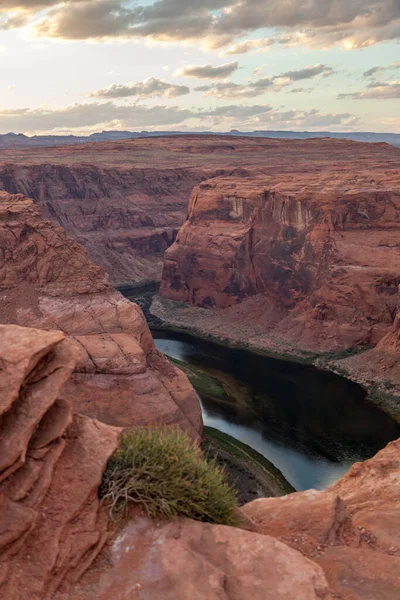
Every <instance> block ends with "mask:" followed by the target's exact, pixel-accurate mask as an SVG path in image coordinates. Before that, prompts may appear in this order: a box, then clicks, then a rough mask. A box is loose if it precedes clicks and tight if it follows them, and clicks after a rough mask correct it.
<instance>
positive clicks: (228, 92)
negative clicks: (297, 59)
mask: <svg viewBox="0 0 400 600" xmlns="http://www.w3.org/2000/svg"><path fill="white" fill-rule="evenodd" d="M271 85H272V84H271ZM194 91H195V92H203V95H204V96H214V97H216V98H222V99H227V98H228V99H229V98H254V97H255V96H260V95H261V94H263V93H264V91H265V90H264V89H263V90H261V89H260V90H256V89H254V88H252V87H250V86H247V85H241V84H239V83H232V82H231V81H227V82H221V83H215V84H212V85H200V86H198V87H195V88H194Z"/></svg>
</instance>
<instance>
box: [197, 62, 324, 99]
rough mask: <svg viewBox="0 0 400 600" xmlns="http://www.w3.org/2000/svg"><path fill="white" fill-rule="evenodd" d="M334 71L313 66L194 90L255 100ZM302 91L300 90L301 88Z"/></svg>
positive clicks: (221, 96) (205, 94)
mask: <svg viewBox="0 0 400 600" xmlns="http://www.w3.org/2000/svg"><path fill="white" fill-rule="evenodd" d="M333 74H334V70H333V69H332V68H331V67H328V66H327V65H320V64H318V65H314V66H313V67H305V68H303V69H298V70H296V71H287V72H285V73H281V74H280V75H275V76H274V77H260V78H259V79H255V80H253V81H249V82H248V83H247V84H237V83H232V82H221V83H217V84H211V85H204V86H199V87H196V88H194V89H195V91H197V92H203V94H204V96H215V97H216V98H223V99H226V98H255V97H256V96H261V95H262V94H264V93H265V92H266V91H271V92H279V91H280V90H281V89H282V88H284V87H286V86H289V85H291V84H292V83H294V82H297V81H301V80H307V79H312V78H313V77H317V76H318V75H323V76H324V77H329V76H330V75H333ZM301 89H302V88H301Z"/></svg>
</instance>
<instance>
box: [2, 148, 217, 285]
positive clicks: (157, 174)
mask: <svg viewBox="0 0 400 600" xmlns="http://www.w3.org/2000/svg"><path fill="white" fill-rule="evenodd" d="M93 159H94V164H79V165H78V164H76V165H73V164H68V162H67V164H62V165H59V164H48V163H46V164H39V165H18V164H6V165H3V166H2V165H1V164H0V189H4V190H6V191H8V192H11V193H23V194H24V195H25V196H27V197H29V198H33V199H34V200H35V202H36V203H37V204H38V205H39V206H40V208H41V210H42V211H43V213H44V214H45V215H46V216H47V217H48V218H50V219H51V220H52V221H53V222H54V223H55V224H57V225H61V226H62V227H64V229H65V230H66V232H67V233H68V234H69V235H70V236H72V237H73V238H75V239H76V240H77V241H78V242H79V243H80V244H82V245H83V246H84V247H85V248H86V249H87V251H88V252H89V255H90V258H91V259H92V260H93V261H94V262H95V263H96V264H98V265H100V266H101V267H103V269H105V270H106V271H107V272H108V273H109V275H110V277H111V279H112V281H113V282H114V283H116V284H121V283H125V282H129V283H132V282H135V281H143V280H152V279H159V278H160V276H161V269H162V258H163V254H164V251H165V250H166V249H167V248H168V247H169V246H170V245H171V244H172V242H173V241H174V239H175V236H176V234H177V231H178V229H179V227H180V226H181V225H182V223H183V221H184V219H185V216H186V210H187V199H188V197H189V195H190V192H191V190H192V188H193V187H194V186H195V185H197V184H198V183H199V182H200V181H201V180H202V179H205V178H206V174H205V173H203V172H202V171H201V170H190V169H186V170H185V169H179V168H165V169H163V168H159V169H157V168H152V169H146V170H144V169H140V168H132V166H131V167H130V168H128V167H125V166H124V168H120V166H119V165H118V164H116V165H109V164H101V163H102V155H101V152H98V153H97V155H96V156H95V157H93ZM99 162H100V164H99ZM176 166H177V165H176ZM155 167H156V165H155ZM160 208H161V210H160Z"/></svg>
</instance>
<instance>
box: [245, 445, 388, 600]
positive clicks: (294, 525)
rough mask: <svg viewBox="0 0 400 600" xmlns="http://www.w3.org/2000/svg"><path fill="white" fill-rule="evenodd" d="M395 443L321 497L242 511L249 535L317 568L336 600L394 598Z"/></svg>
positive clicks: (263, 502) (262, 503)
mask: <svg viewBox="0 0 400 600" xmlns="http://www.w3.org/2000/svg"><path fill="white" fill-rule="evenodd" d="M399 473H400V441H399V440H398V441H396V442H392V443H391V444H389V445H388V446H387V447H386V448H385V449H384V450H382V451H381V452H379V453H378V454H377V455H376V456H375V457H374V458H372V459H371V460H369V461H366V462H365V463H358V464H356V465H354V466H353V467H352V469H351V470H350V471H349V473H348V474H347V475H346V476H345V477H344V478H343V479H341V480H340V481H338V482H337V483H335V484H334V485H333V486H331V487H330V488H328V489H327V490H325V491H324V492H317V491H315V490H309V491H307V492H301V493H296V494H291V495H289V496H286V497H284V498H279V499H275V498H273V499H260V500H255V501H254V502H252V503H250V504H248V505H246V506H245V507H243V509H242V510H243V511H244V512H245V513H246V514H247V515H248V516H249V518H251V519H252V520H253V521H254V523H255V530H256V531H258V532H260V533H263V534H267V535H273V536H274V537H277V538H278V539H280V540H281V541H283V542H285V543H287V544H288V545H290V546H291V547H293V548H295V549H297V550H299V551H300V552H302V553H303V554H304V555H306V556H308V557H309V558H311V559H312V560H314V561H316V562H317V563H318V564H319V565H321V566H322V568H323V569H324V572H325V574H326V576H327V579H328V582H329V585H330V589H331V591H332V593H333V594H336V595H334V597H335V598H339V599H340V600H375V599H378V598H379V599H381V598H382V599H383V600H394V599H395V598H397V597H400V526H399V518H398V517H399V501H400V477H399Z"/></svg>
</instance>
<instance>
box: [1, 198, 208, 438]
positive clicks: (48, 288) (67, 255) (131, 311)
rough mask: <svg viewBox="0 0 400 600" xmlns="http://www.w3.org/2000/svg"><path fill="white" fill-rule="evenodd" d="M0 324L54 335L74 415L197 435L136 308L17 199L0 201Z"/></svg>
mask: <svg viewBox="0 0 400 600" xmlns="http://www.w3.org/2000/svg"><path fill="white" fill-rule="evenodd" d="M0 322H3V323H14V324H18V325H24V326H28V327H37V328H41V329H54V330H60V331H62V332H64V333H66V334H67V335H68V336H70V338H71V340H73V344H74V352H75V358H76V367H75V370H74V373H73V376H72V377H71V378H70V379H69V380H68V382H67V383H66V385H65V386H64V389H63V392H62V399H64V400H67V401H71V402H73V404H74V407H75V409H76V410H78V411H79V412H81V413H83V414H86V415H90V416H92V417H95V418H98V419H99V420H101V421H103V422H106V423H109V424H111V425H119V426H123V427H129V426H132V425H134V424H148V423H151V422H158V423H167V424H178V425H180V426H181V427H182V428H183V429H184V430H185V431H187V432H188V434H189V435H190V436H191V437H193V438H197V437H198V436H199V435H201V431H202V419H201V410H200V405H199V402H198V399H197V396H196V394H195V392H194V390H193V388H192V386H191V385H190V383H189V382H188V380H187V378H186V376H185V375H184V374H183V373H182V372H181V371H179V370H178V369H176V368H175V367H173V366H172V365H171V363H170V362H169V361H168V360H167V358H165V357H164V356H163V355H162V354H160V353H159V352H157V351H156V349H155V347H154V342H153V339H152V337H151V333H150V330H149V328H148V326H147V323H146V320H145V318H144V316H143V313H142V311H141V310H140V308H139V307H138V306H137V305H135V304H133V303H131V302H129V301H128V300H126V299H124V298H123V297H122V296H121V294H119V293H118V292H116V291H115V290H114V289H113V288H112V286H111V284H110V282H109V279H108V276H107V275H106V274H105V272H104V271H103V270H102V269H101V268H100V267H97V266H95V265H94V264H93V263H92V262H91V261H90V259H89V257H88V255H87V253H86V251H85V250H84V249H83V248H82V247H81V246H80V245H79V244H78V243H77V242H75V241H74V240H72V239H70V238H69V237H68V236H67V235H66V234H65V232H64V230H63V229H62V228H61V227H56V226H55V225H53V223H52V222H50V221H48V220H46V219H44V218H43V216H42V215H41V213H40V211H39V209H38V207H37V206H36V205H35V204H34V203H33V202H32V200H29V199H27V198H25V197H24V196H22V195H9V194H7V193H5V192H1V193H0Z"/></svg>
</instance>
